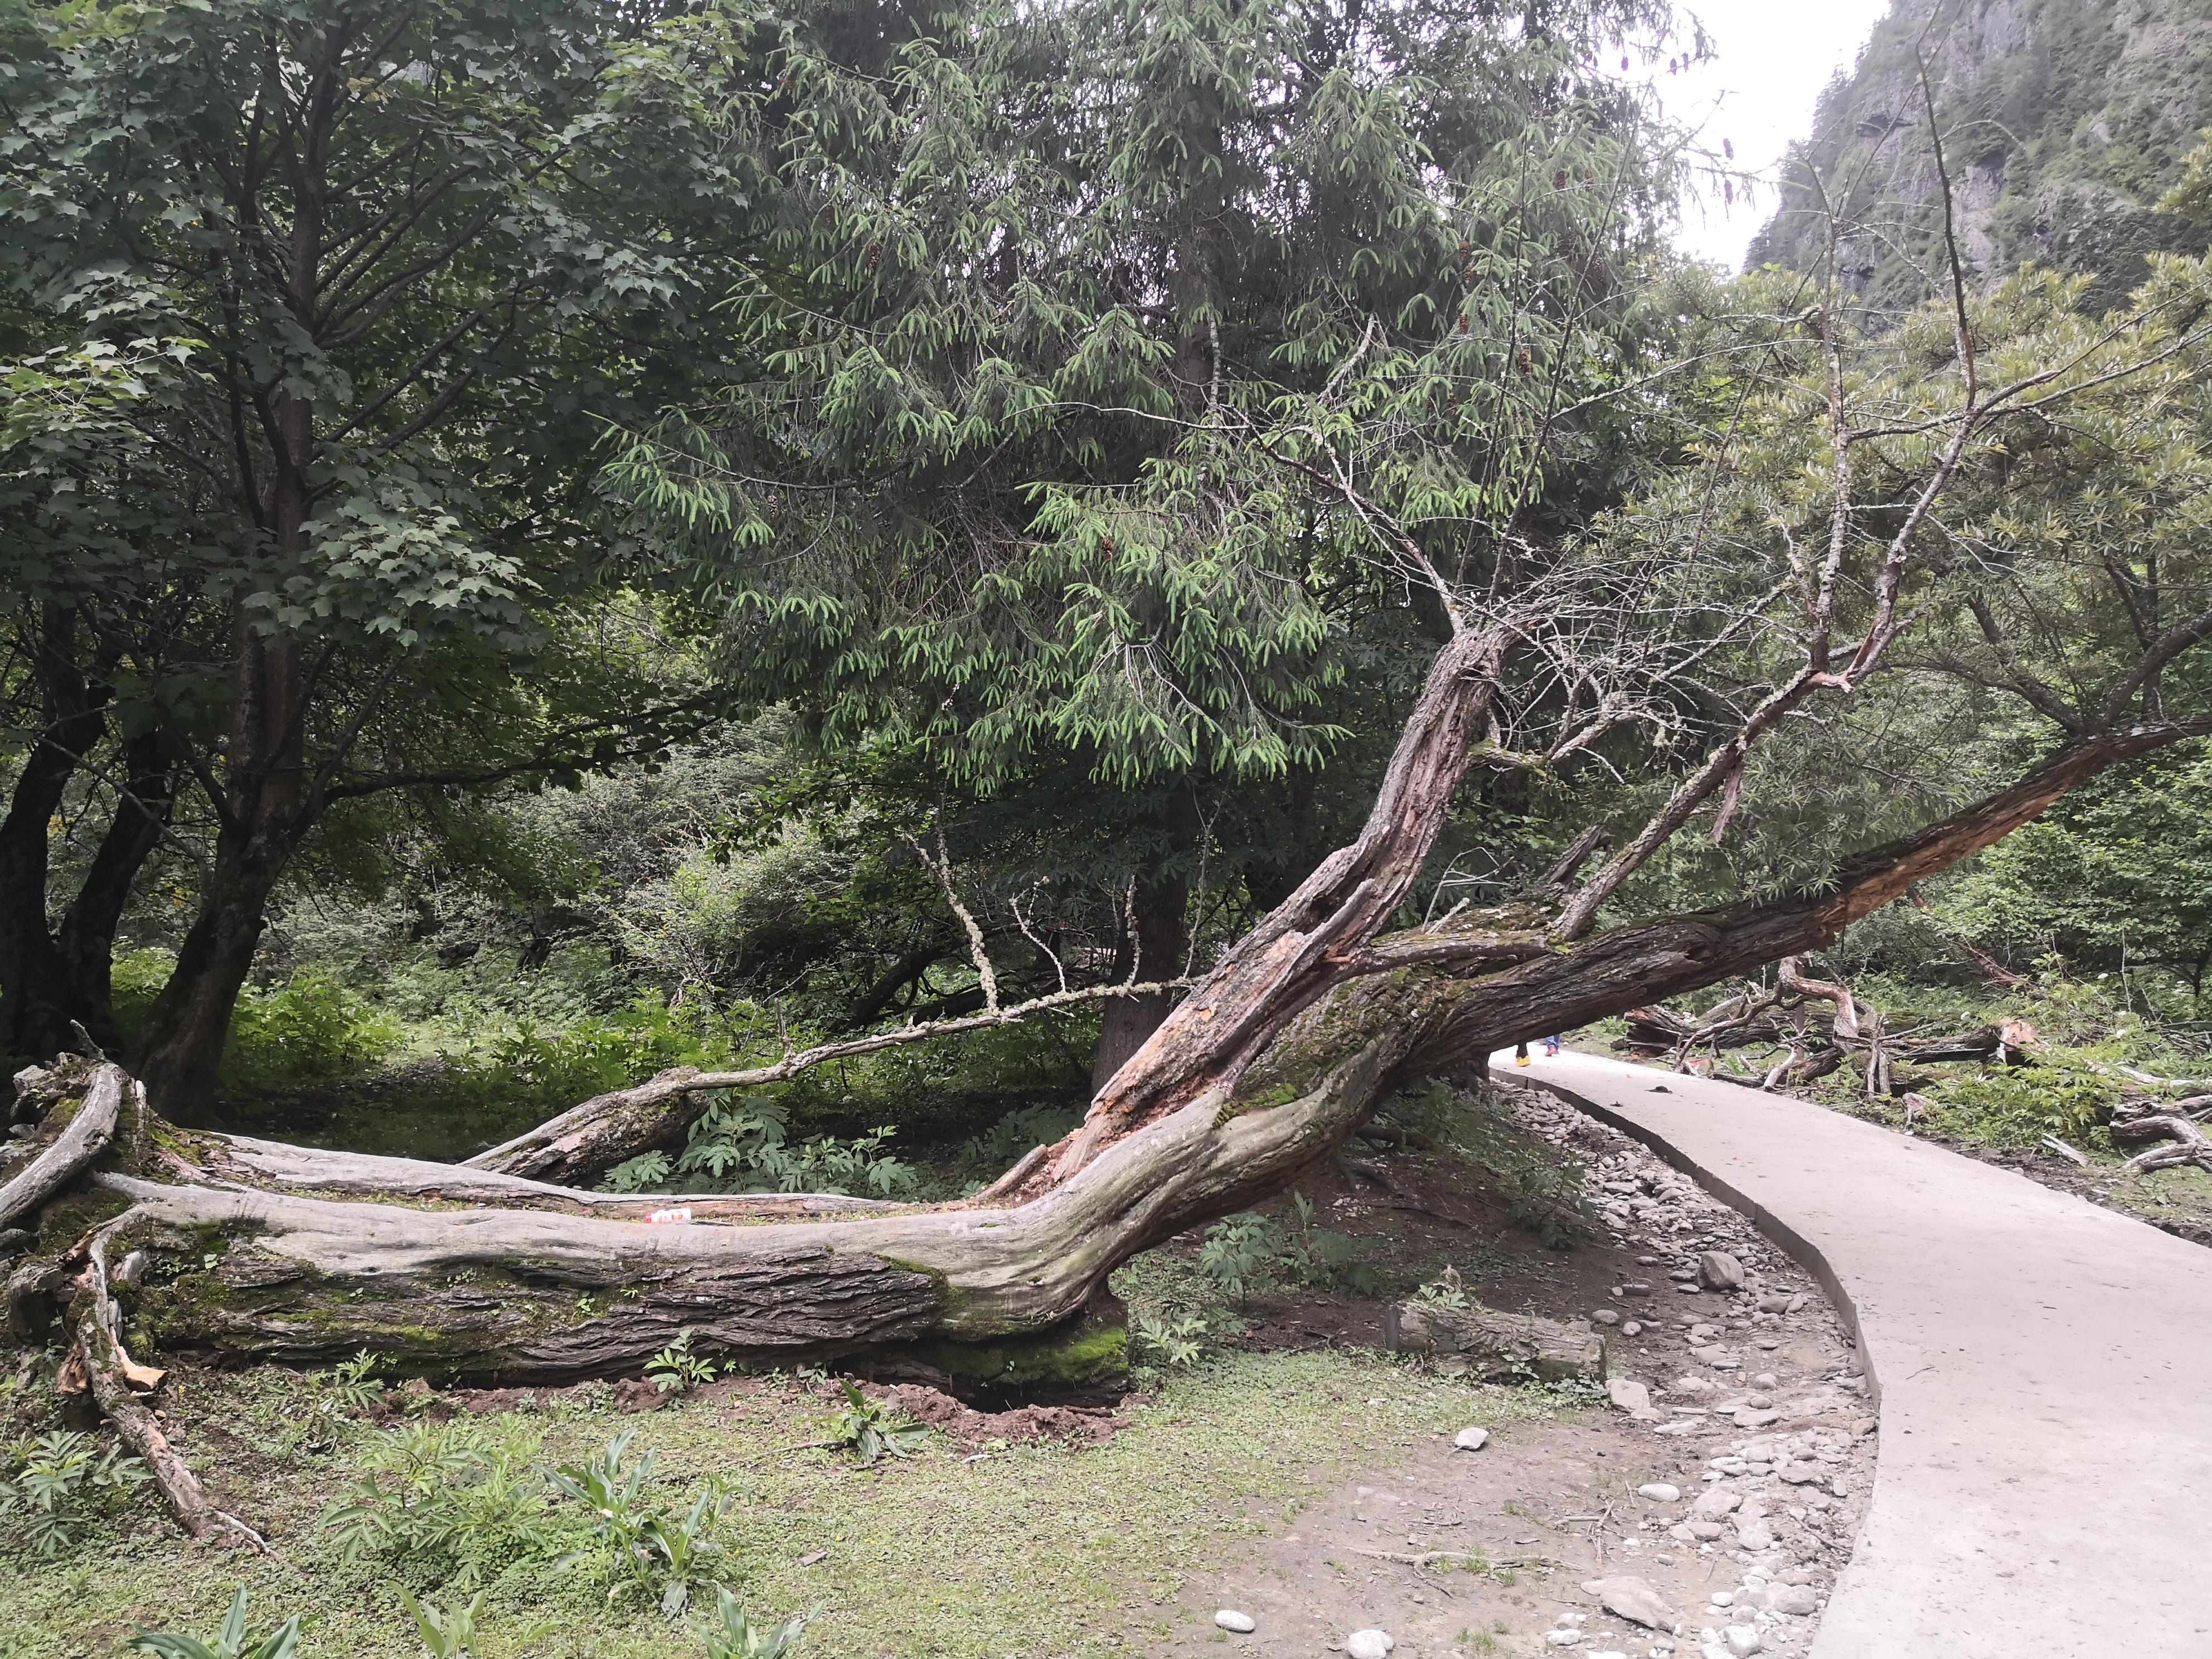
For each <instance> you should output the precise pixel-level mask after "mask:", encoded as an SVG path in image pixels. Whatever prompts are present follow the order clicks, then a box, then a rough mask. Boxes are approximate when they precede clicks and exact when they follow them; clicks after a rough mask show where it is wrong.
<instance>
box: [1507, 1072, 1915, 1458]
mask: <svg viewBox="0 0 2212 1659" xmlns="http://www.w3.org/2000/svg"><path fill="white" fill-rule="evenodd" d="M1514 1081H1516V1083H1525V1084H1527V1085H1529V1086H1530V1087H1532V1088H1537V1089H1542V1090H1544V1091H1547V1093H1550V1094H1553V1095H1556V1096H1558V1097H1559V1098H1560V1099H1561V1100H1564V1101H1565V1102H1566V1103H1567V1104H1568V1105H1570V1106H1571V1107H1573V1108H1574V1109H1576V1110H1577V1111H1578V1112H1583V1113H1585V1114H1587V1115H1589V1116H1591V1117H1594V1118H1595V1119H1596V1120H1597V1121H1599V1122H1601V1123H1602V1124H1604V1125H1605V1126H1606V1127H1607V1128H1610V1129H1614V1130H1618V1131H1619V1132H1620V1133H1622V1134H1625V1135H1626V1136H1627V1137H1628V1138H1629V1139H1631V1140H1633V1141H1636V1142H1638V1143H1639V1144H1640V1145H1642V1146H1645V1147H1647V1148H1648V1149H1649V1150H1650V1152H1653V1153H1654V1154H1656V1156H1657V1157H1658V1158H1660V1159H1661V1161H1662V1162H1663V1163H1666V1164H1669V1165H1671V1166H1673V1167H1674V1169H1677V1170H1680V1171H1681V1172H1682V1173H1683V1174H1684V1175H1686V1176H1689V1177H1690V1179H1692V1181H1694V1182H1697V1183H1698V1184H1699V1186H1700V1187H1703V1188H1705V1190H1706V1191H1707V1192H1709V1193H1711V1194H1712V1195H1713V1196H1714V1197H1715V1198H1717V1199H1718V1200H1721V1202H1722V1203H1723V1204H1725V1205H1727V1206H1729V1208H1730V1209H1731V1210H1734V1211H1735V1212H1737V1213H1738V1214H1739V1215H1741V1216H1742V1217H1743V1218H1745V1219H1746V1220H1747V1221H1749V1222H1750V1223H1751V1225H1753V1227H1755V1228H1757V1229H1758V1230H1759V1232H1760V1233H1761V1234H1762V1235H1764V1236H1765V1238H1766V1239H1767V1241H1768V1242H1769V1243H1771V1244H1773V1245H1774V1246H1775V1247H1776V1248H1777V1249H1779V1250H1781V1251H1782V1253H1783V1254H1784V1255H1787V1256H1788V1257H1789V1258H1790V1260H1791V1261H1795V1262H1796V1264H1797V1265H1798V1266H1799V1267H1802V1268H1803V1269H1804V1270H1805V1271H1806V1272H1807V1273H1810V1274H1811V1275H1812V1276H1813V1278H1814V1280H1815V1281H1816V1282H1817V1283H1818V1284H1819V1285H1820V1288H1821V1290H1822V1291H1826V1293H1827V1297H1828V1301H1829V1303H1830V1304H1831V1305H1832V1307H1833V1308H1834V1309H1835V1310H1836V1312H1837V1314H1838V1316H1840V1317H1841V1318H1842V1320H1843V1322H1844V1328H1846V1329H1847V1330H1849V1331H1850V1336H1851V1348H1852V1352H1855V1353H1857V1355H1858V1357H1859V1364H1860V1367H1861V1374H1862V1375H1863V1376H1864V1378H1865V1380H1866V1399H1867V1405H1868V1407H1869V1408H1870V1409H1871V1410H1872V1411H1873V1412H1874V1413H1875V1416H1877V1417H1879V1416H1880V1415H1881V1378H1880V1377H1879V1376H1877V1375H1876V1374H1875V1363H1874V1356H1873V1355H1872V1354H1870V1353H1869V1352H1867V1340H1866V1332H1865V1331H1864V1330H1863V1328H1861V1325H1860V1322H1859V1310H1858V1304H1857V1303H1856V1302H1854V1301H1852V1300H1851V1295H1850V1291H1847V1290H1845V1289H1844V1282H1843V1280H1842V1279H1838V1277H1837V1276H1836V1270H1835V1269H1834V1268H1833V1267H1830V1266H1829V1265H1828V1258H1827V1257H1826V1256H1825V1255H1821V1254H1820V1249H1819V1247H1818V1246H1816V1245H1815V1244H1814V1243H1813V1242H1812V1241H1811V1240H1810V1239H1808V1238H1807V1237H1805V1236H1804V1235H1803V1234H1802V1233H1800V1232H1799V1231H1797V1230H1796V1228H1795V1227H1793V1226H1791V1225H1790V1224H1789V1223H1788V1222H1787V1221H1784V1219H1783V1218H1781V1217H1780V1216H1778V1215H1776V1214H1775V1213H1774V1212H1773V1211H1771V1210H1770V1209H1768V1208H1767V1207H1766V1206H1765V1205H1763V1204H1761V1203H1759V1201H1758V1200H1755V1199H1753V1197H1752V1196H1751V1195H1750V1194H1747V1193H1745V1192H1743V1191H1741V1190H1740V1189H1739V1188H1736V1187H1735V1186H1732V1185H1731V1184H1730V1183H1729V1182H1727V1181H1726V1180H1724V1179H1723V1178H1722V1177H1721V1176H1719V1175H1718V1174H1717V1173H1716V1172H1715V1171H1713V1170H1709V1169H1707V1168H1705V1165H1703V1164H1700V1163H1699V1161H1698V1160H1697V1159H1696V1158H1692V1157H1691V1156H1690V1155H1689V1154H1688V1153H1687V1152H1684V1151H1683V1150H1682V1149H1681V1148H1680V1147H1679V1146H1675V1145H1674V1142H1673V1141H1671V1140H1668V1139H1667V1138H1666V1137H1665V1136H1664V1135H1662V1134H1661V1133H1659V1132H1658V1131H1657V1130H1656V1129H1652V1128H1650V1127H1646V1126H1645V1125H1644V1124H1641V1123H1638V1121H1636V1120H1635V1119H1633V1118H1632V1117H1629V1116H1627V1115H1626V1114H1624V1113H1622V1112H1620V1111H1618V1110H1616V1109H1614V1108H1613V1107H1610V1106H1606V1105H1602V1104H1601V1103H1598V1102H1597V1101H1595V1100H1592V1099H1590V1098H1589V1097H1588V1096H1587V1095H1583V1094H1578V1093H1577V1092H1576V1091H1574V1090H1572V1089H1570V1088H1569V1087H1567V1086H1566V1085H1565V1084H1563V1083H1555V1082H1553V1080H1552V1079H1549V1078H1544V1077H1529V1078H1516V1079H1514Z"/></svg>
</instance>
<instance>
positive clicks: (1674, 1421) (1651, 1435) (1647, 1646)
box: [1170, 1085, 1875, 1659]
mask: <svg viewBox="0 0 2212 1659" xmlns="http://www.w3.org/2000/svg"><path fill="white" fill-rule="evenodd" d="M1508 1089H1509V1092H1510V1100H1511V1103H1512V1107H1513V1110H1514V1115H1515V1116H1516V1120H1517V1121H1518V1123H1519V1125H1520V1127H1522V1128H1523V1129H1525V1130H1527V1131H1528V1132H1530V1133H1534V1134H1535V1135H1538V1136H1541V1138H1543V1139H1546V1140H1548V1141H1550V1142H1552V1143H1553V1144H1554V1145H1556V1146H1559V1147H1560V1148H1562V1149H1563V1150H1565V1152H1568V1153H1570V1154H1571V1155H1572V1156H1573V1157H1574V1158H1577V1159H1578V1160H1579V1161H1581V1163H1582V1164H1583V1185H1584V1191H1585V1196H1586V1198H1587V1200H1588V1201H1589V1205H1590V1206H1591V1207H1592V1208H1593V1209H1594V1210H1595V1212H1597V1214H1598V1215H1599V1216H1600V1218H1601V1225H1602V1227H1603V1229H1604V1231H1605V1236H1604V1237H1601V1238H1599V1239H1597V1240H1595V1241H1593V1242H1590V1243H1585V1244H1583V1246H1581V1247H1579V1248H1578V1249H1576V1250H1575V1251H1574V1252H1573V1253H1572V1257H1573V1259H1574V1265H1573V1267H1572V1269H1571V1270H1565V1264H1564V1263H1563V1264H1562V1267H1563V1270H1562V1271H1561V1272H1559V1273H1557V1274H1555V1275H1554V1279H1553V1282H1554V1283H1555V1284H1556V1285H1557V1286H1558V1288H1559V1290H1560V1291H1565V1292H1567V1293H1569V1294H1571V1295H1574V1296H1577V1297H1578V1299H1579V1302H1580V1304H1581V1305H1579V1306H1547V1305H1545V1304H1547V1302H1549V1301H1551V1300H1552V1298H1551V1297H1547V1296H1546V1295H1545V1294H1544V1292H1543V1287H1542V1284H1541V1282H1540V1281H1538V1280H1536V1279H1534V1278H1532V1277H1531V1276H1529V1275H1528V1274H1526V1273H1522V1274H1520V1275H1516V1276H1515V1278H1514V1282H1515V1283H1516V1288H1518V1289H1519V1290H1520V1291H1521V1293H1522V1304H1516V1305H1525V1306H1526V1308H1527V1309H1528V1311H1533V1312H1537V1313H1542V1314H1547V1315H1548V1316H1553V1317H1567V1316H1572V1315H1575V1314H1579V1315H1581V1316H1583V1317H1585V1318H1587V1319H1589V1321H1590V1322H1592V1323H1593V1324H1594V1325H1595V1327H1596V1328H1599V1329H1600V1330H1601V1331H1602V1333H1603V1334H1604V1335H1605V1338H1606V1341H1607V1359H1608V1369H1609V1370H1610V1372H1611V1382H1610V1384H1609V1405H1610V1408H1609V1409H1608V1410H1607V1411H1606V1412H1605V1413H1603V1414H1602V1415H1598V1414H1595V1413H1593V1414H1590V1415H1589V1416H1585V1417H1583V1418H1582V1419H1579V1420H1577V1419H1567V1420H1563V1421H1553V1422H1540V1423H1524V1424H1521V1425H1514V1426H1512V1427H1510V1428H1500V1429H1498V1431H1496V1432H1494V1433H1491V1434H1488V1435H1486V1436H1480V1435H1471V1434H1470V1435H1455V1434H1452V1433H1449V1432H1448V1433H1442V1434H1439V1435H1437V1437H1435V1439H1434V1441H1433V1443H1432V1444H1431V1446H1430V1447H1427V1448H1425V1449H1423V1450H1422V1451H1420V1452H1419V1454H1418V1455H1415V1456H1413V1457H1412V1458H1410V1459H1409V1460H1408V1461H1407V1462H1406V1463H1405V1465H1404V1466H1403V1467H1401V1468H1395V1469H1391V1470H1389V1471H1385V1472H1376V1473H1375V1474H1369V1475H1366V1476H1364V1477H1363V1478H1361V1479H1359V1480H1356V1481H1354V1482H1352V1483H1351V1484H1348V1485H1346V1486H1344V1487H1343V1488H1341V1489H1340V1490H1339V1491H1337V1492H1334V1493H1333V1494H1332V1495H1331V1496H1330V1497H1328V1498H1326V1499H1325V1500H1324V1501H1322V1503H1320V1504H1316V1505H1315V1506H1314V1507H1313V1508H1312V1509H1310V1510H1308V1511H1307V1512H1306V1513H1305V1514H1304V1515H1302V1516H1299V1517H1298V1519H1297V1522H1295V1523H1293V1524H1292V1525H1291V1527H1290V1528H1288V1529H1287V1530H1285V1531H1283V1532H1282V1533H1280V1534H1279V1535H1277V1536H1276V1537H1275V1538H1273V1540H1272V1541H1270V1542H1269V1543H1268V1544H1267V1546H1266V1547H1264V1548H1262V1549H1261V1551H1259V1552H1258V1553H1256V1555H1255V1558H1254V1559H1252V1560H1250V1561H1249V1562H1248V1563H1246V1564H1244V1565H1241V1566H1240V1567H1238V1568H1237V1569H1236V1570H1234V1571H1231V1572H1229V1573H1226V1574H1224V1575H1223V1576H1222V1577H1220V1578H1219V1579H1218V1581H1216V1582H1213V1583H1205V1584H1202V1585H1194V1586H1193V1587H1192V1591H1191V1593H1190V1594H1188V1595H1186V1597H1185V1598H1184V1599H1185V1601H1186V1604H1187V1605H1188V1606H1189V1607H1191V1609H1192V1611H1193V1612H1194V1613H1208V1614H1210V1613H1215V1612H1218V1613H1219V1614H1220V1615H1221V1617H1220V1618H1219V1620H1218V1621H1217V1628H1216V1629H1215V1630H1214V1631H1212V1632H1211V1633H1210V1637H1209V1638H1206V1639H1204V1640H1203V1641H1201V1640H1200V1639H1198V1638H1192V1639H1190V1640H1188V1641H1186V1642H1185V1644H1183V1645H1182V1646H1180V1647H1176V1648H1174V1649H1171V1650H1170V1651H1176V1652H1184V1651H1188V1652H1194V1653H1195V1652H1199V1651H1203V1650H1207V1649H1209V1648H1210V1649H1211V1650H1212V1651H1215V1652H1218V1651H1220V1649H1219V1648H1218V1647H1216V1646H1212V1644H1213V1643H1218V1642H1221V1641H1224V1640H1226V1641H1228V1642H1231V1643H1232V1644H1236V1646H1237V1649H1238V1650H1243V1651H1246V1652H1249V1653H1253V1654H1263V1655H1271V1656H1272V1655H1286V1656H1287V1655H1293V1654H1297V1655H1306V1654H1316V1653H1320V1652H1331V1653H1335V1652H1341V1653H1346V1654H1349V1655H1351V1656H1352V1659H1362V1656H1363V1655H1368V1654H1376V1655H1379V1654H1382V1653H1384V1652H1391V1653H1393V1654H1394V1655H1395V1656H1402V1659H1418V1656H1436V1659H1443V1656H1446V1655H1452V1656H1458V1659H1475V1656H1478V1655H1481V1656H1504V1655H1512V1656H1524V1655H1525V1656H1534V1655H1538V1654H1545V1653H1553V1654H1557V1653H1563V1652H1564V1653H1577V1654H1582V1655H1585V1656H1589V1659H1606V1656H1613V1659H1623V1656H1631V1655H1633V1656H1638V1659H1646V1656H1650V1659H1658V1656H1672V1655H1680V1656H1684V1659H1688V1656H1692V1655H1695V1656H1698V1659H1723V1656H1736V1659H1741V1656H1746V1655H1750V1654H1754V1653H1767V1654H1776V1655H1789V1654H1794V1653H1802V1652H1803V1651H1804V1650H1805V1649H1806V1647H1807V1645H1808V1644H1809V1642H1810V1639H1811V1637H1812V1634H1813V1632H1814V1628H1815V1626H1817V1623H1818V1620H1819V1613H1820V1607H1821V1606H1822V1605H1823V1603H1824V1601H1825V1599H1826V1594H1827V1591H1828V1589H1829V1588H1830V1586H1832V1584H1833V1583H1834V1581H1835V1577H1836V1574H1837V1573H1838V1571H1840V1570H1841V1568H1842V1567H1843V1565H1844V1562H1845V1561H1846V1560H1847V1559H1849V1557H1850V1550H1851V1545H1852V1541H1853V1539H1854V1537H1855V1536H1856V1534H1857V1528H1858V1523H1859V1522H1860V1520H1861V1518H1862V1517H1863V1514H1864V1510H1865V1505H1866V1499H1867V1494H1868V1492H1869V1490H1870V1487H1871V1485H1872V1480H1873V1474H1874V1453H1875V1419H1874V1415H1873V1413H1872V1411H1871V1409H1870V1407H1869V1404H1868V1402H1867V1401H1866V1399H1865V1387H1864V1380H1863V1376H1862V1374H1861V1373H1862V1367H1861V1365H1860V1363H1859V1360H1858V1357H1857V1353H1856V1352H1855V1351H1854V1349H1853V1346H1852V1342H1851V1339H1850V1334H1849V1332H1848V1331H1847V1330H1846V1329H1845V1328H1844V1326H1843V1325H1842V1323H1841V1322H1839V1321H1838V1318H1837V1316H1836V1314H1835V1311H1834V1310H1832V1308H1831V1307H1830V1306H1829V1305H1828V1304H1827V1302H1826V1298H1825V1297H1823V1295H1822V1294H1821V1292H1820V1289H1819V1287H1818V1286H1817V1285H1814V1283H1813V1282H1812V1280H1811V1279H1810V1278H1809V1277H1808V1275H1806V1274H1805V1273H1803V1272H1802V1271H1801V1270H1800V1269H1798V1268H1797V1267H1796V1266H1795V1264H1793V1263H1792V1262H1790V1261H1789V1260H1788V1259H1787V1258H1786V1257H1784V1255H1782V1254H1781V1253H1780V1252H1779V1251H1778V1250H1777V1249H1774V1248H1773V1247H1772V1246H1771V1245H1769V1244H1768V1243H1766V1242H1765V1240H1763V1239H1762V1238H1760V1237H1759V1235H1758V1234H1757V1233H1756V1232H1755V1231H1753V1229H1752V1228H1751V1226H1750V1225H1749V1224H1748V1223H1747V1222H1746V1221H1745V1220H1744V1219H1743V1218H1741V1217H1740V1216H1738V1215H1737V1214H1736V1213H1735V1212H1734V1211H1732V1210H1729V1209H1728V1208H1727V1207H1726V1206H1723V1205H1722V1204H1721V1203H1719V1202H1718V1201H1717V1200H1714V1199H1712V1198H1710V1197H1709V1196H1707V1195H1706V1194H1705V1193H1704V1192H1703V1191H1702V1190H1701V1189H1700V1188H1698V1187H1697V1186H1696V1184H1695V1183H1694V1182H1692V1181H1690V1180H1689V1179H1688V1178H1687V1177H1686V1176H1681V1175H1679V1174H1677V1173H1676V1172H1675V1171H1674V1170H1671V1169H1669V1168H1668V1167H1667V1166H1666V1165H1665V1164H1662V1163H1661V1162H1660V1161H1659V1160H1658V1159H1657V1158H1655V1157H1653V1156H1652V1155H1651V1154H1650V1152H1648V1151H1646V1150H1645V1149H1644V1147H1642V1146H1639V1145H1638V1144H1637V1143H1636V1142H1634V1141H1632V1140H1630V1139H1627V1138H1626V1137H1625V1136H1622V1135H1620V1134H1618V1133H1615V1132H1614V1131H1613V1130H1612V1129H1610V1128H1607V1127H1605V1126H1603V1125H1601V1124H1600V1123H1598V1122H1596V1121H1595V1120H1593V1119H1590V1118H1589V1117H1586V1116H1585V1115H1583V1114H1582V1113H1580V1112H1578V1111H1576V1110H1575V1109H1572V1108H1571V1107H1568V1106H1566V1105H1565V1104H1563V1103H1559V1102H1558V1101H1557V1100H1556V1099H1554V1098H1553V1097H1551V1096H1549V1095H1547V1094H1543V1093H1541V1091H1536V1090H1534V1089H1528V1088H1521V1087H1517V1086H1515V1085H1508ZM1395 1169H1396V1182H1397V1188H1396V1199H1395V1202H1396V1205H1397V1206H1398V1207H1399V1208H1400V1209H1401V1210H1402V1209H1403V1208H1405V1207H1406V1206H1407V1205H1408V1204H1416V1203H1425V1204H1426V1205H1427V1206H1428V1207H1430V1208H1431V1209H1434V1210H1436V1211H1438V1212H1448V1211H1449V1203H1448V1200H1447V1198H1446V1195H1445V1194H1442V1193H1440V1192H1438V1191H1437V1189H1436V1188H1435V1186H1433V1185H1432V1184H1431V1182H1432V1181H1433V1180H1434V1179H1435V1177H1436V1176H1445V1175H1448V1170H1437V1171H1435V1172H1433V1174H1432V1173H1431V1171H1430V1170H1426V1169H1414V1168H1412V1167H1409V1164H1398V1165H1396V1166H1395ZM1357 1203H1358V1200H1357V1199H1353V1198H1344V1199H1340V1200H1338V1201H1337V1203H1336V1205H1335V1206H1334V1211H1333V1215H1334V1218H1336V1219H1337V1220H1338V1221H1339V1223H1341V1221H1342V1220H1343V1218H1344V1217H1345V1212H1346V1210H1347V1209H1348V1208H1352V1207H1354V1206H1356V1205H1357ZM1495 1284H1496V1279H1495V1278H1494V1277H1493V1278H1492V1279H1488V1280H1487V1281H1486V1282H1482V1283H1479V1284H1478V1285H1477V1286H1476V1288H1477V1292H1478V1294H1479V1295H1480V1296H1481V1297H1483V1298H1484V1299H1485V1300H1489V1301H1492V1302H1493V1305H1496V1304H1495V1296H1496V1291H1495V1289H1494V1285H1495ZM1462 1426H1463V1427H1465V1428H1476V1429H1479V1428H1482V1427H1484V1426H1485V1425H1462ZM1460 1440H1468V1441H1473V1440H1480V1441H1481V1442H1482V1443H1481V1444H1480V1447H1479V1448H1477V1449H1462V1448H1461V1446H1460V1445H1459V1444H1458V1443H1457V1442H1458V1441H1460ZM1200 1603H1210V1605H1208V1606H1205V1607H1201V1606H1200ZM1194 1622H1195V1620H1194ZM1247 1622H1249V1624H1250V1625H1251V1626H1252V1628H1251V1630H1250V1631H1249V1632H1244V1631H1242V1630H1239V1629H1237V1626H1241V1625H1243V1624H1245V1623H1247ZM1383 1638H1388V1642H1389V1646H1388V1647H1385V1646H1384V1645H1383Z"/></svg>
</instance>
